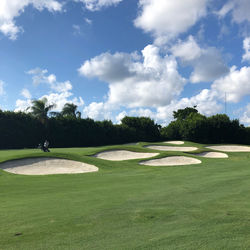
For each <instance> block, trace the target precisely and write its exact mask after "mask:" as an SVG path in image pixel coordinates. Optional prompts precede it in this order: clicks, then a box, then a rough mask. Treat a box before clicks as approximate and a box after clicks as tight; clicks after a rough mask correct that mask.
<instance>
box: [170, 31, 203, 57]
mask: <svg viewBox="0 0 250 250" xmlns="http://www.w3.org/2000/svg"><path fill="white" fill-rule="evenodd" d="M171 51H172V53H173V55H174V56H176V57H180V58H181V59H182V60H183V61H192V60H194V59H197V58H199V57H200V56H201V54H202V49H201V48H200V47H199V45H198V44H197V43H196V41H195V39H194V38H193V36H189V37H188V39H187V41H185V42H182V41H181V40H179V41H178V43H177V44H176V45H174V46H173V47H172V48H171Z"/></svg>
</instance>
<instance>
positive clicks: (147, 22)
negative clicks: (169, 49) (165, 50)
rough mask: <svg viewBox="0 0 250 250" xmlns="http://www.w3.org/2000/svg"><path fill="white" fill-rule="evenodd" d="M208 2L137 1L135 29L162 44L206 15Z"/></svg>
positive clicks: (181, 0)
mask: <svg viewBox="0 0 250 250" xmlns="http://www.w3.org/2000/svg"><path fill="white" fill-rule="evenodd" d="M207 2H208V0H177V1H173V0H139V7H140V12H139V16H138V17H137V18H136V19H135V21H134V24H135V26H136V27H138V28H141V29H143V30H144V31H145V32H150V33H152V34H153V35H154V37H155V38H156V39H157V42H159V43H162V41H163V42H164V40H168V39H170V38H173V37H176V36H177V35H179V34H181V33H183V32H186V31H187V30H188V29H189V28H191V27H192V26H193V25H194V24H195V23H196V22H197V21H198V20H199V19H200V18H201V17H203V16H205V15H206V5H207Z"/></svg>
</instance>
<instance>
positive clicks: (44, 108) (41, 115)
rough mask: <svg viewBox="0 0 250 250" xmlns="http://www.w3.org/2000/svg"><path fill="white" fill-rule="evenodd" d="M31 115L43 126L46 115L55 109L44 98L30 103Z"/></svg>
mask: <svg viewBox="0 0 250 250" xmlns="http://www.w3.org/2000/svg"><path fill="white" fill-rule="evenodd" d="M32 104H33V105H32V106H31V107H30V109H31V114H32V115H33V116H35V117H36V118H37V119H39V120H40V121H41V122H42V123H43V124H44V125H47V121H48V113H49V111H50V110H51V109H53V108H55V107H56V105H55V104H50V105H49V104H48V100H47V98H46V97H44V98H43V99H41V100H33V101H32Z"/></svg>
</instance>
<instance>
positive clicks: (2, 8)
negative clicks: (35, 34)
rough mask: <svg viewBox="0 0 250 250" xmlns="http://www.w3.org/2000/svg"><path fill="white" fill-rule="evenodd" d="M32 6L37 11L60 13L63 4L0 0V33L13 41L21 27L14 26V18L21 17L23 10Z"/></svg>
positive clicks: (29, 0) (49, 0)
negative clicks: (45, 10)
mask: <svg viewBox="0 0 250 250" xmlns="http://www.w3.org/2000/svg"><path fill="white" fill-rule="evenodd" d="M29 5H32V6H33V7H34V8H36V9H37V10H39V11H42V10H44V9H47V10H48V11H50V12H56V11H61V10H62V7H63V4H62V3H60V2H59V1H55V0H22V1H20V0H1V1H0V31H1V32H2V33H3V34H4V35H6V36H7V37H9V39H11V40H15V39H16V38H17V35H18V33H19V32H21V31H22V28H21V27H18V26H17V25H16V24H15V18H16V17H18V16H19V15H21V14H22V13H23V12H24V10H25V8H26V7H27V6H29Z"/></svg>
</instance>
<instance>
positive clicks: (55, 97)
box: [15, 68, 84, 111]
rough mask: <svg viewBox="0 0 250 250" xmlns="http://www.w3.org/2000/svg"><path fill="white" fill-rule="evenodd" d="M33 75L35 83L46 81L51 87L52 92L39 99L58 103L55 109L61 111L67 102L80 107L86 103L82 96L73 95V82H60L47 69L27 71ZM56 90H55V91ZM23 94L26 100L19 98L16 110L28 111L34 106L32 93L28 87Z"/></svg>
mask: <svg viewBox="0 0 250 250" xmlns="http://www.w3.org/2000/svg"><path fill="white" fill-rule="evenodd" d="M27 73H28V74H30V75H32V80H33V84H35V85H36V86H38V85H39V84H41V83H46V84H48V85H49V87H50V91H51V92H50V93H49V94H46V95H43V96H41V97H40V98H38V99H43V98H44V97H46V98H47V100H48V103H49V104H56V107H55V108H54V109H53V111H61V110H62V108H63V106H64V104H65V103H73V104H75V105H77V106H78V107H81V106H83V105H84V101H83V99H82V98H81V97H78V98H77V97H73V93H72V92H71V90H72V88H73V87H72V84H71V82H70V81H65V82H58V81H57V78H56V76H55V75H54V74H50V75H48V71H47V70H46V69H45V70H43V69H40V68H35V69H32V70H30V71H28V72H27ZM53 91H55V92H53ZM21 94H22V95H23V96H24V97H25V98H26V100H20V99H18V100H17V101H16V109H15V111H27V108H28V107H30V106H32V100H31V94H30V92H29V91H28V90H27V89H23V90H22V91H21Z"/></svg>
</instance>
